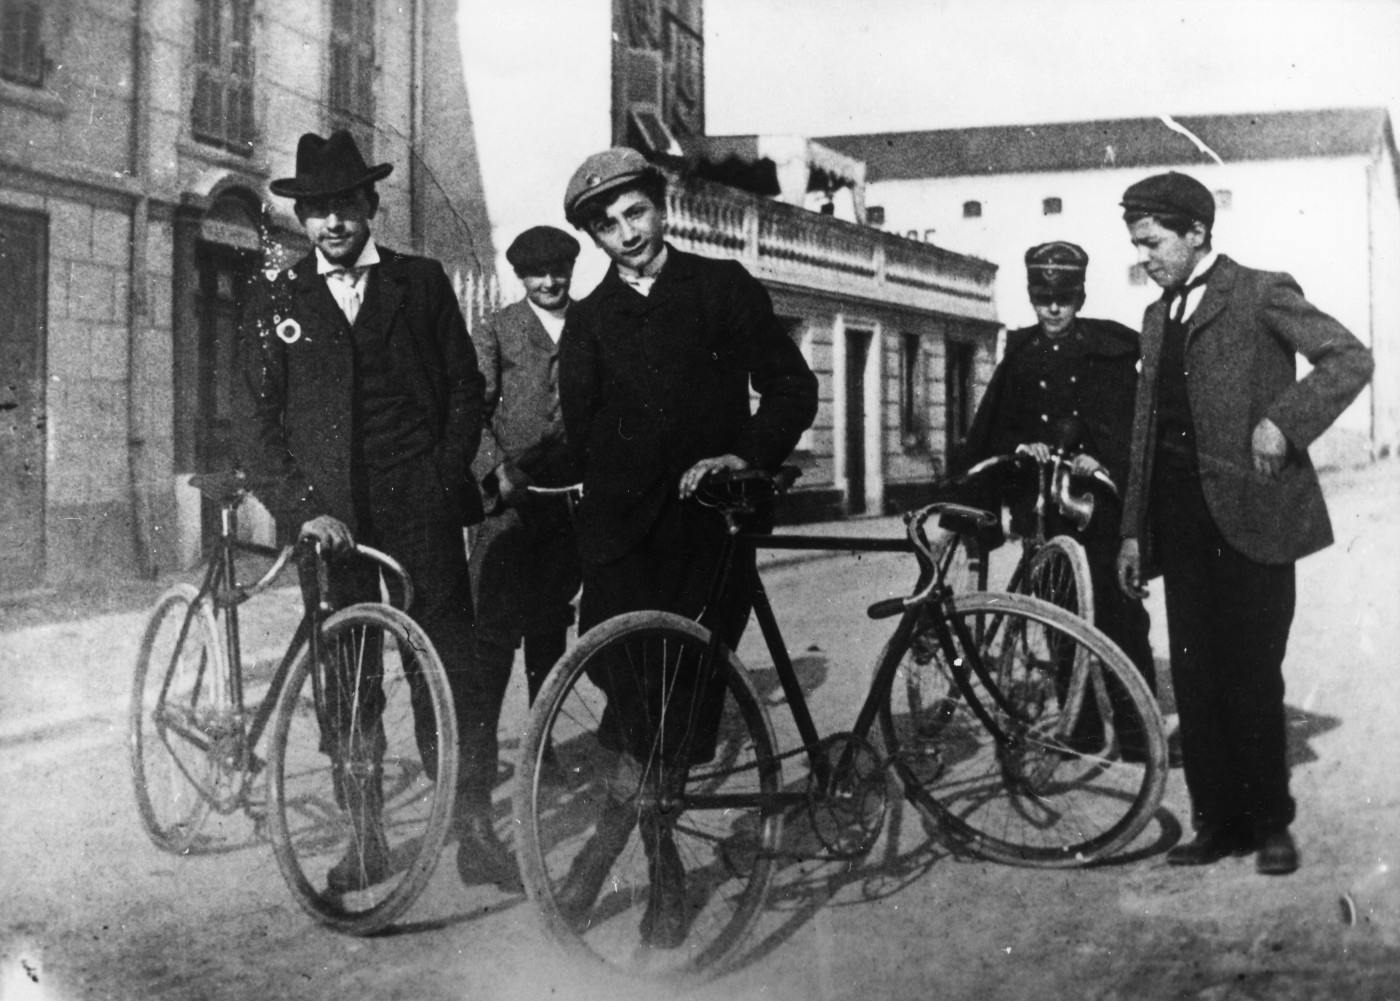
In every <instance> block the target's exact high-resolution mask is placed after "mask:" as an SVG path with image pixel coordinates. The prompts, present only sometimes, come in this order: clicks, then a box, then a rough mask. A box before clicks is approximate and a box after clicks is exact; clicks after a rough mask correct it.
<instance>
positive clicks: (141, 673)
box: [127, 584, 238, 854]
mask: <svg viewBox="0 0 1400 1001" xmlns="http://www.w3.org/2000/svg"><path fill="white" fill-rule="evenodd" d="M232 709H233V707H232V703H231V701H230V692H229V677H228V668H227V666H226V664H225V660H224V656H223V647H222V646H221V645H220V642H219V629H218V623H217V622H216V621H215V618H214V613H213V610H212V608H211V607H210V603H209V601H208V600H207V599H201V598H200V597H199V591H198V590H197V589H196V588H195V587H193V586H192V585H190V584H177V585H176V586H174V587H172V588H171V589H170V590H168V591H166V592H165V593H164V594H163V595H161V596H160V599H159V600H158V601H157V602H156V606H155V608H154V609H152V611H151V614H150V616H149V617H148V618H147V620H146V629H145V632H144V633H143V634H142V636H141V649H140V653H138V654H137V657H136V671H135V676H134V678H133V683H132V690H131V702H130V706H129V709H128V713H127V731H128V749H129V752H130V757H131V777H132V780H133V783H134V785H135V790H136V808H137V810H138V811H139V812H140V815H141V823H142V825H143V826H144V827H145V828H146V833H147V834H149V835H150V838H151V840H152V841H153V842H155V844H156V846H157V847H159V848H162V849H164V850H165V851H168V852H175V853H176V854H185V853H187V852H189V851H190V849H191V847H192V846H193V844H194V842H195V839H196V838H197V837H198V836H199V831H200V828H201V826H202V825H203V823H204V820H205V818H206V817H207V816H208V815H209V806H210V800H209V798H208V797H209V796H211V795H212V794H213V787H214V784H215V782H216V781H217V778H218V767H217V762H216V759H215V755H216V753H218V747H217V746H216V745H217V742H218V740H219V739H220V735H221V734H226V735H227V736H229V737H235V736H237V734H236V733H235V732H234V730H233V728H234V727H236V726H237V724H238V721H237V720H235V719H234V718H233V711H232Z"/></svg>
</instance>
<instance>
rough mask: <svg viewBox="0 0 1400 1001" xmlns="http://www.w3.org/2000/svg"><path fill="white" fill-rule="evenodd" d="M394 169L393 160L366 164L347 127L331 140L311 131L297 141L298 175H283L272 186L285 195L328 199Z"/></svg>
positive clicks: (332, 135) (288, 196)
mask: <svg viewBox="0 0 1400 1001" xmlns="http://www.w3.org/2000/svg"><path fill="white" fill-rule="evenodd" d="M393 169H394V165H393V164H391V163H381V164H378V165H377V166H374V167H371V166H369V165H368V164H366V163H365V158H364V157H363V156H361V155H360V148H359V147H358V146H356V145H355V137H354V136H352V135H351V134H350V133H349V132H346V131H345V130H344V129H342V130H340V131H338V132H332V133H331V136H330V138H329V139H323V138H321V137H320V136H318V135H316V134H315V133H314V132H307V133H306V134H305V135H303V136H302V137H301V139H300V141H298V142H297V176H296V177H279V178H278V179H277V180H275V181H273V182H272V183H271V184H269V185H268V187H269V188H271V189H272V193H273V194H274V195H280V196H281V197H283V198H327V197H329V196H331V195H340V194H344V193H345V192H347V191H354V190H355V189H356V188H358V187H361V186H363V185H366V184H372V183H373V182H375V181H378V180H379V179H380V178H384V177H388V176H389V174H390V173H392V172H393Z"/></svg>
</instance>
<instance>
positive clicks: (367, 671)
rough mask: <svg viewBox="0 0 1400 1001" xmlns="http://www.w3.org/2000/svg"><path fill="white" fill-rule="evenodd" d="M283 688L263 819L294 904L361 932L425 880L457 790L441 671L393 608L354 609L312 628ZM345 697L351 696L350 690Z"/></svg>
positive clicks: (423, 639) (451, 718)
mask: <svg viewBox="0 0 1400 1001" xmlns="http://www.w3.org/2000/svg"><path fill="white" fill-rule="evenodd" d="M320 651H321V657H320V662H319V663H315V662H313V659H312V657H311V650H310V647H309V646H307V647H303V649H302V650H301V651H300V652H299V653H298V655H297V658H296V660H295V662H294V663H293V665H292V668H291V671H290V673H289V676H288V678H287V682H286V684H285V686H284V687H283V689H282V692H281V695H280V698H279V701H278V705H277V713H276V716H275V718H274V721H273V728H272V734H271V741H270V746H269V748H268V767H269V769H270V774H269V798H270V800H271V803H270V809H269V816H268V820H269V827H270V832H271V836H272V846H273V850H274V852H275V853H276V856H277V864H278V866H279V867H280V868H281V870H282V875H283V877H284V878H285V879H286V881H287V885H288V886H289V887H291V889H292V893H293V895H294V896H295V897H296V899H297V902H298V903H299V904H300V905H301V906H302V908H303V909H304V910H305V911H306V912H307V913H308V914H310V915H311V916H312V917H314V918H315V919H316V920H317V921H320V922H321V923H323V924H326V925H328V926H330V927H332V928H334V929H336V930H338V931H343V932H349V933H350V934H354V935H367V934H370V933H372V932H375V931H378V930H379V929H381V928H383V927H385V926H386V925H388V924H389V923H390V922H391V921H393V920H394V919H395V918H397V917H398V916H399V915H400V914H402V913H403V912H404V911H406V910H407V909H408V908H409V907H410V906H411V905H412V903H413V901H414V900H415V899H416V898H417V896H418V894H419V893H420V892H421V891H422V889H423V887H425V886H426V885H427V883H428V880H429V879H430V878H431V877H432V874H433V868H434V866H436V864H437V859H438V855H439V853H440V852H441V851H442V846H443V843H444V842H445V840H446V838H447V832H448V827H449V824H450V822H451V819H452V807H453V800H454V798H455V795H456V788H457V721H456V717H455V715H454V713H453V710H452V700H451V697H450V694H449V689H448V683H447V672H446V671H445V670H444V668H443V665H442V661H441V660H440V659H439V658H438V655H437V652H436V651H435V650H434V649H433V646H432V644H431V643H430V642H429V641H428V637H427V635H426V634H424V632H423V630H422V629H421V628H420V627H419V626H418V624H417V623H415V622H414V621H413V620H412V619H410V618H409V617H408V615H406V614H405V613H404V612H402V611H400V610H398V609H396V608H391V607H389V606H387V605H381V604H371V603H366V604H359V605H351V606H349V607H348V608H344V609H341V610H340V611H338V612H336V613H334V614H333V615H331V616H330V617H329V618H328V619H327V620H326V621H325V623H324V624H323V625H322V627H321V640H320ZM352 693H353V694H352Z"/></svg>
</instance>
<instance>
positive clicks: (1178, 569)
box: [1152, 477, 1296, 830]
mask: <svg viewBox="0 0 1400 1001" xmlns="http://www.w3.org/2000/svg"><path fill="white" fill-rule="evenodd" d="M1152 518H1153V528H1154V531H1155V537H1156V543H1157V547H1158V551H1159V555H1160V562H1161V566H1162V575H1163V580H1164V583H1165V593H1166V604H1167V632H1168V635H1169V638H1170V643H1171V666H1172V685H1173V687H1174V689H1175V692H1176V704H1177V710H1178V712H1179V713H1180V717H1181V751H1182V763H1183V767H1184V770H1185V775H1186V787H1187V789H1188V790H1189V791H1190V793H1191V809H1192V822H1193V824H1194V826H1195V827H1196V828H1198V829H1200V828H1203V827H1212V826H1217V825H1221V824H1242V825H1249V826H1252V827H1253V828H1255V829H1263V830H1269V829H1275V828H1279V827H1286V826H1287V825H1288V824H1289V823H1291V822H1292V820H1293V817H1294V813H1295V805H1294V802H1293V798H1292V796H1291V795H1290V794H1289V791H1288V740H1287V728H1286V721H1285V717H1284V704H1283V656H1284V651H1285V649H1286V647H1287V645H1288V630H1289V628H1290V626H1291V625H1292V623H1293V608H1294V601H1295V594H1296V591H1295V581H1294V566H1293V564H1292V563H1286V564H1282V565H1277V566H1273V565H1266V564H1262V563H1256V562H1254V561H1253V560H1250V559H1248V558H1247V557H1245V556H1243V555H1241V554H1240V553H1239V552H1237V551H1236V550H1234V549H1232V548H1231V547H1230V545H1229V544H1228V543H1227V542H1226V541H1225V540H1224V538H1222V537H1221V535H1220V531H1219V529H1218V528H1217V527H1216V524H1215V521H1214V519H1212V518H1211V515H1210V511H1209V510H1208V509H1207V507H1206V501H1205V497H1204V496H1203V495H1202V493H1201V488H1200V482H1199V481H1198V480H1196V479H1195V478H1193V477H1185V478H1178V479H1174V480H1172V481H1170V482H1169V483H1158V484H1157V485H1156V486H1155V487H1154V490H1153V494H1152ZM1245 829H1246V830H1247V829H1248V827H1246V828H1245Z"/></svg>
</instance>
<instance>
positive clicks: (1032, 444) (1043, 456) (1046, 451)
mask: <svg viewBox="0 0 1400 1001" xmlns="http://www.w3.org/2000/svg"><path fill="white" fill-rule="evenodd" d="M1016 454H1017V455H1029V456H1030V457H1031V458H1032V459H1034V460H1035V461H1036V462H1040V463H1045V462H1049V461H1050V459H1051V458H1052V457H1053V456H1054V454H1055V453H1054V450H1053V449H1052V448H1051V447H1050V446H1049V445H1047V444H1045V442H1043V441H1023V442H1022V443H1021V444H1019V445H1017V446H1016Z"/></svg>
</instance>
